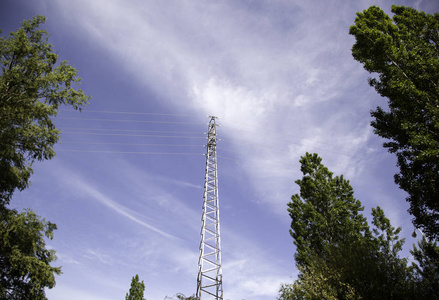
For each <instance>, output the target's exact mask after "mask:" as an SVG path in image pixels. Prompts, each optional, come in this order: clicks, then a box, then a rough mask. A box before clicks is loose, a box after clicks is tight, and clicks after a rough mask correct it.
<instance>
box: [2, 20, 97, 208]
mask: <svg viewBox="0 0 439 300" xmlns="http://www.w3.org/2000/svg"><path fill="white" fill-rule="evenodd" d="M44 22H45V18H44V17H42V16H36V17H34V18H33V19H32V20H28V21H24V22H22V26H21V28H20V29H18V30H17V31H15V32H11V33H10V35H9V36H8V37H1V38H0V70H1V71H0V72H1V73H0V205H6V204H8V203H9V202H10V199H11V196H12V194H13V192H14V191H15V189H18V190H23V189H25V188H27V187H28V186H29V178H30V176H31V174H32V164H33V162H35V161H36V160H40V161H41V160H46V159H50V158H52V157H53V156H54V155H55V152H54V150H53V145H54V144H55V143H56V142H57V141H58V139H59V131H58V130H57V129H56V128H55V126H54V124H53V121H52V117H53V116H56V114H57V111H58V108H59V107H60V106H61V105H68V106H71V107H73V108H74V109H81V107H83V106H84V105H85V104H86V103H87V101H88V100H89V98H90V97H88V96H85V95H84V93H83V91H82V90H80V89H77V90H76V89H74V85H77V84H79V83H80V78H79V77H77V71H76V69H75V68H74V67H72V66H70V65H69V64H68V63H67V62H66V61H61V62H60V63H59V64H57V58H58V56H57V55H56V54H55V53H53V49H52V45H51V44H49V43H48V38H49V35H48V33H47V32H46V30H44V29H38V27H39V26H40V25H41V24H43V23H44Z"/></svg>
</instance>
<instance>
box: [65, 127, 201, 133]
mask: <svg viewBox="0 0 439 300" xmlns="http://www.w3.org/2000/svg"><path fill="white" fill-rule="evenodd" d="M63 130H88V131H118V132H162V133H188V134H198V133H200V132H199V131H167V130H135V129H109V128H78V127H64V128H63Z"/></svg>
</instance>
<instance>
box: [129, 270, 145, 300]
mask: <svg viewBox="0 0 439 300" xmlns="http://www.w3.org/2000/svg"><path fill="white" fill-rule="evenodd" d="M144 291H145V284H144V283H143V280H142V282H140V279H139V275H137V274H136V276H133V279H131V288H130V291H129V292H128V293H127V295H126V296H125V300H145V298H143V293H144Z"/></svg>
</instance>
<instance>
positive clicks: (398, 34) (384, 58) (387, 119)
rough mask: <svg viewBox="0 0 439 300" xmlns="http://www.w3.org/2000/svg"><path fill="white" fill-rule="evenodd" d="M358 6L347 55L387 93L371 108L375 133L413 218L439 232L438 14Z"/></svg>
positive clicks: (438, 234) (429, 231)
mask: <svg viewBox="0 0 439 300" xmlns="http://www.w3.org/2000/svg"><path fill="white" fill-rule="evenodd" d="M392 12H393V13H394V17H393V18H390V17H389V16H388V15H387V14H386V13H384V11H383V10H381V9H380V8H379V7H377V6H371V7H369V8H368V9H366V10H364V11H363V12H358V13H357V17H356V19H355V25H353V26H351V27H350V30H349V33H350V34H351V35H353V36H354V37H355V39H356V42H355V44H354V45H353V47H352V55H353V56H354V58H355V59H356V60H357V61H359V62H361V63H362V64H363V66H364V68H365V69H366V70H367V71H369V72H370V73H376V74H378V76H377V77H373V78H370V79H369V84H370V85H371V86H372V87H374V88H375V90H376V91H377V92H378V93H379V94H380V95H381V96H383V97H386V98H387V99H388V109H383V108H381V107H377V109H376V110H374V111H372V112H371V115H372V117H374V118H375V120H373V121H372V123H371V124H372V126H373V127H374V129H375V133H376V134H378V135H379V136H381V137H383V138H385V139H388V140H389V141H388V142H386V143H384V147H386V148H388V150H389V152H391V153H395V154H396V156H397V159H398V166H399V169H400V173H399V174H396V175H395V182H396V183H397V184H399V186H400V187H401V188H402V189H403V190H405V191H406V192H407V193H408V194H409V196H408V198H407V201H408V202H409V203H410V209H409V212H410V213H411V214H412V215H413V216H414V217H415V219H414V224H415V226H416V227H419V228H422V229H423V231H424V232H425V234H426V235H427V236H429V237H432V238H436V239H437V238H439V14H438V13H435V14H434V15H429V14H426V13H424V12H419V11H417V10H415V9H413V8H410V7H404V6H392Z"/></svg>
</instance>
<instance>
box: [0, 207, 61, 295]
mask: <svg viewBox="0 0 439 300" xmlns="http://www.w3.org/2000/svg"><path fill="white" fill-rule="evenodd" d="M0 217H1V218H0V239H1V240H0V298H1V299H17V300H18V299H46V297H45V292H44V288H45V287H49V288H52V287H54V286H55V274H56V275H59V274H61V268H60V267H52V266H51V265H50V263H51V262H53V261H54V260H56V256H55V251H54V250H49V249H46V242H45V239H46V238H48V239H52V238H53V231H54V230H55V229H56V225H55V224H53V223H50V222H47V221H46V220H44V219H40V217H38V216H37V215H36V214H35V213H34V212H32V211H30V210H28V211H25V212H23V213H18V212H17V211H16V210H9V209H8V210H1V211H0Z"/></svg>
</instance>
